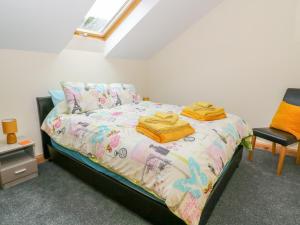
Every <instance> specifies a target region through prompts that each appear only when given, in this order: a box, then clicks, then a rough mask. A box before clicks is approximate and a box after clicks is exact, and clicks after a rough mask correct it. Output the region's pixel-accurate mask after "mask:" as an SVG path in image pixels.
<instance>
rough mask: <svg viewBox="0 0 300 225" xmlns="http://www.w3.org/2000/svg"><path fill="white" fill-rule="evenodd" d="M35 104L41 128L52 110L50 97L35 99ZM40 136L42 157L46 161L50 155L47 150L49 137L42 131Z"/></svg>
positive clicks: (49, 143) (49, 142)
mask: <svg viewBox="0 0 300 225" xmlns="http://www.w3.org/2000/svg"><path fill="white" fill-rule="evenodd" d="M36 102H37V107H38V113H39V121H40V126H41V125H42V123H43V121H44V119H45V118H46V116H47V115H48V114H49V112H50V111H51V110H52V109H53V108H54V105H53V102H52V99H51V97H38V98H36ZM41 135H42V144H43V152H44V157H45V159H48V158H49V157H50V153H49V150H48V145H51V141H50V137H49V136H48V134H46V133H45V132H44V131H42V130H41Z"/></svg>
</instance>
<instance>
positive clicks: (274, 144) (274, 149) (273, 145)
mask: <svg viewBox="0 0 300 225" xmlns="http://www.w3.org/2000/svg"><path fill="white" fill-rule="evenodd" d="M275 153H276V143H275V142H273V143H272V154H273V155H275Z"/></svg>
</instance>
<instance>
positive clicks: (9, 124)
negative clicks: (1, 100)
mask: <svg viewBox="0 0 300 225" xmlns="http://www.w3.org/2000/svg"><path fill="white" fill-rule="evenodd" d="M2 129H3V133H4V134H11V133H16V132H17V131H18V127H17V120H16V119H4V120H2Z"/></svg>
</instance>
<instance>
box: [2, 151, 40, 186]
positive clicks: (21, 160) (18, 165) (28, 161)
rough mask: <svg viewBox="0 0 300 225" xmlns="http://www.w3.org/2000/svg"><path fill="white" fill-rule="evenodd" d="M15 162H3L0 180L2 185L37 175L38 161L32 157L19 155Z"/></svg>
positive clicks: (9, 160)
mask: <svg viewBox="0 0 300 225" xmlns="http://www.w3.org/2000/svg"><path fill="white" fill-rule="evenodd" d="M16 158H17V159H16V160H15V161H12V160H11V159H8V160H6V161H5V159H4V160H3V161H4V162H3V161H2V167H1V169H0V180H1V183H2V184H6V183H9V182H12V181H14V180H17V179H19V178H22V177H25V176H28V175H30V174H33V173H37V163H36V160H35V159H34V158H32V157H30V156H29V155H28V154H26V153H23V154H22V155H21V154H19V156H18V157H16Z"/></svg>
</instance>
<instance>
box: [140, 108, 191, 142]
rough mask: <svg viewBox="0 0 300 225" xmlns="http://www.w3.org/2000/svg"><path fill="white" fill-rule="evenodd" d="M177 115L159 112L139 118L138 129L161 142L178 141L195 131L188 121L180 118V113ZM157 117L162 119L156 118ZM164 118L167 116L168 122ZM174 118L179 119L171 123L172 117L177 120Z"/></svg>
mask: <svg viewBox="0 0 300 225" xmlns="http://www.w3.org/2000/svg"><path fill="white" fill-rule="evenodd" d="M175 115H176V114H173V115H171V114H169V115H166V114H165V113H163V114H160V113H158V114H155V115H154V116H150V117H149V116H143V117H141V118H140V119H139V123H138V125H137V127H136V130H137V131H138V132H140V133H142V134H144V135H146V136H147V137H149V138H151V139H153V140H155V141H157V142H159V143H166V142H170V141H176V140H179V139H181V138H184V137H186V136H188V135H191V134H193V133H194V132H195V130H194V129H193V128H192V127H191V126H190V124H189V123H188V122H186V121H183V120H179V119H178V115H176V116H175ZM156 117H157V118H159V119H160V120H159V119H157V120H155V119H156ZM162 118H165V120H166V121H167V122H165V121H163V120H164V119H162ZM174 118H177V120H176V121H175V122H174V123H171V122H170V119H173V120H175V119H174ZM153 121H154V122H153Z"/></svg>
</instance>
